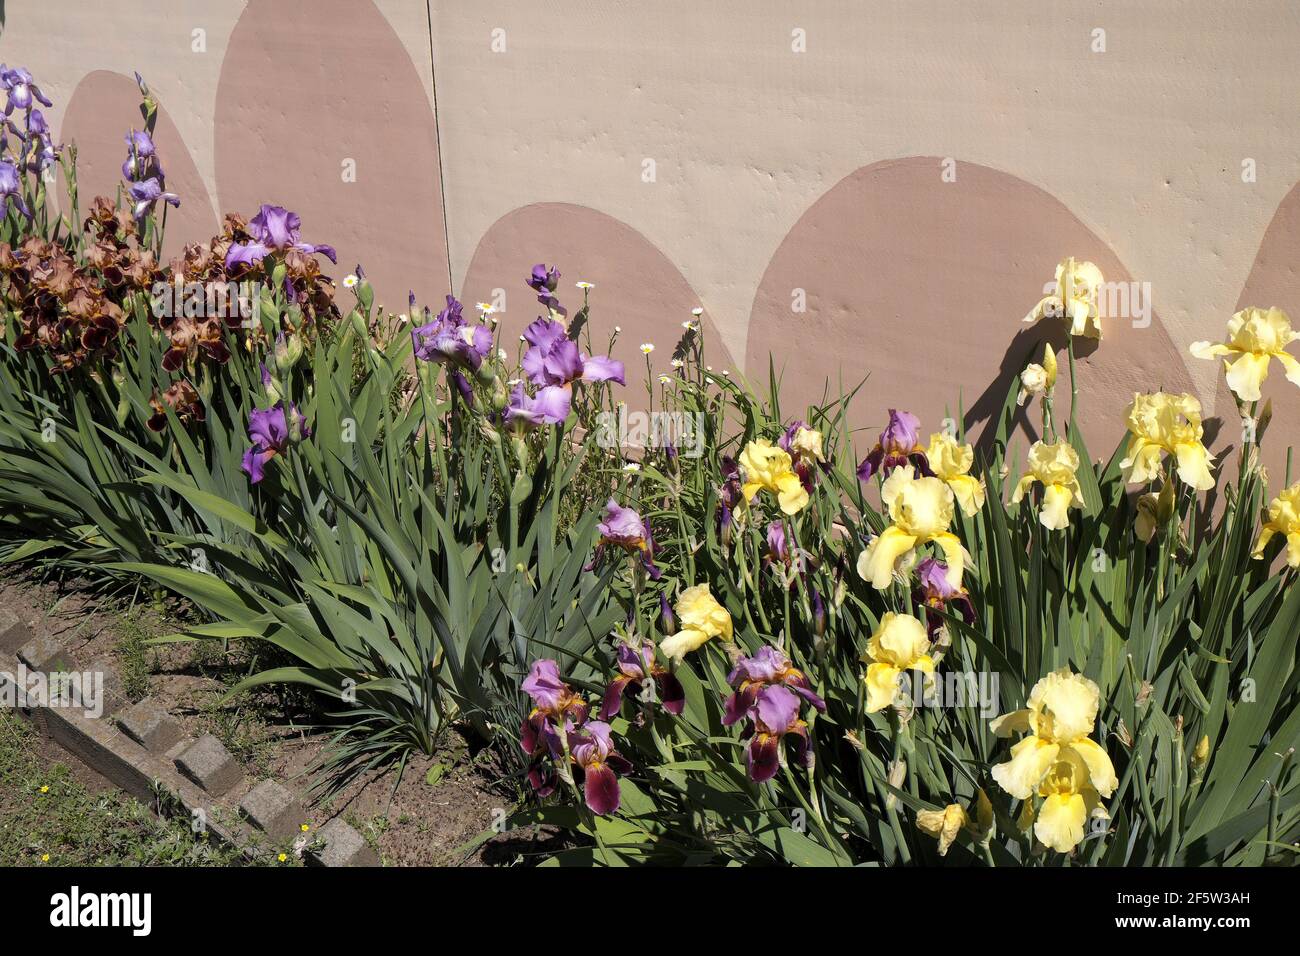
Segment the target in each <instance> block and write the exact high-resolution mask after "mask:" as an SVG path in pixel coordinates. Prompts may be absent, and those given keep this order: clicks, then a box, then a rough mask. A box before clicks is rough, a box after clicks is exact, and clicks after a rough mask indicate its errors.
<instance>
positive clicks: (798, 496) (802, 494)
mask: <svg viewBox="0 0 1300 956" xmlns="http://www.w3.org/2000/svg"><path fill="white" fill-rule="evenodd" d="M776 488H777V493H776V499H777V502H778V503H779V504H780V505H781V510H782V511H783V512H785V513H786V514H788V515H797V514H798V513H799V512H801V511H803V509H804V508H806V507H807V506H808V492H807V491H806V490H805V489H804V486H803V482H801V481H800V480H799V476H798V475H796V474H795V473H794V472H790V473H789V474H786V475H781V476H779V477H778V478H777V479H776Z"/></svg>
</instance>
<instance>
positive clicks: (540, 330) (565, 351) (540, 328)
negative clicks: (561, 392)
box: [521, 319, 625, 385]
mask: <svg viewBox="0 0 1300 956" xmlns="http://www.w3.org/2000/svg"><path fill="white" fill-rule="evenodd" d="M524 339H525V341H527V342H528V344H529V345H530V346H531V347H530V348H529V349H528V350H527V351H526V352H525V353H524V358H523V361H522V363H521V364H522V365H523V369H524V371H525V372H527V373H528V377H529V378H530V379H532V381H533V384H535V385H568V384H569V383H571V382H575V381H578V380H579V379H581V380H582V381H584V382H608V381H615V382H618V384H620V385H623V384H625V382H624V374H623V363H622V362H619V361H617V360H615V359H612V358H610V357H609V356H608V355H593V356H590V357H588V356H585V355H583V354H582V353H581V352H579V351H578V344H577V343H576V342H574V341H572V340H571V339H570V338H569V334H568V331H567V330H566V329H565V328H564V326H563V325H561V324H560V323H559V322H556V321H554V320H552V319H537V320H535V321H534V322H532V323H531V324H530V325H529V326H528V328H526V329H524Z"/></svg>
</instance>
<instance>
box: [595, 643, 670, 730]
mask: <svg viewBox="0 0 1300 956" xmlns="http://www.w3.org/2000/svg"><path fill="white" fill-rule="evenodd" d="M618 670H619V676H618V677H615V678H614V679H613V680H612V681H610V682H609V685H608V686H607V687H606V688H605V696H604V699H603V701H602V703H601V706H600V719H601V720H610V719H612V718H614V717H616V716H618V713H619V711H620V710H621V709H622V707H623V701H624V699H628V700H635V699H637V698H639V697H640V696H641V694H642V693H643V690H644V688H645V686H646V685H647V684H649V683H653V685H654V689H655V696H656V697H657V698H658V700H659V703H661V704H662V705H663V708H664V710H666V711H668V713H670V714H672V715H673V716H677V715H679V714H681V712H682V709H683V708H684V707H685V706H686V691H685V690H684V689H683V688H682V684H681V681H679V680H678V679H677V678H676V677H675V676H673V674H672V673H670V672H669V670H668V668H666V667H664V666H663V665H662V664H660V663H658V662H657V661H656V660H655V643H654V641H644V642H643V643H642V644H641V646H640V647H633V646H632V645H631V644H627V643H623V644H619V646H618Z"/></svg>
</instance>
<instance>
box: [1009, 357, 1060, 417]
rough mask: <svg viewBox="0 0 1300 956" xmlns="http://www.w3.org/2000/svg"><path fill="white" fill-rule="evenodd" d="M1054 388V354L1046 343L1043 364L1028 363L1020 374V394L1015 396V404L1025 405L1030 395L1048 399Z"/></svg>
mask: <svg viewBox="0 0 1300 956" xmlns="http://www.w3.org/2000/svg"><path fill="white" fill-rule="evenodd" d="M1055 387H1056V353H1055V352H1053V351H1052V346H1051V343H1047V344H1045V345H1044V346H1043V364H1042V365H1039V364H1037V363H1035V362H1030V363H1029V364H1028V365H1026V366H1025V370H1024V371H1023V372H1021V373H1020V394H1019V395H1017V396H1016V404H1017V405H1023V404H1025V401H1026V400H1027V399H1028V398H1029V396H1031V395H1045V396H1048V397H1050V396H1051V394H1052V389H1054V388H1055Z"/></svg>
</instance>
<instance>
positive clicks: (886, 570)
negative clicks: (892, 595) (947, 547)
mask: <svg viewBox="0 0 1300 956" xmlns="http://www.w3.org/2000/svg"><path fill="white" fill-rule="evenodd" d="M898 470H899V471H901V470H902V469H898ZM914 547H916V538H915V536H913V535H910V534H906V533H905V532H903V531H901V530H899V529H898V528H896V527H894V526H892V525H891V526H890V527H888V528H886V529H885V530H884V531H883V532H882V533H881V534H880V536H879V537H877V538H876V539H875V540H874V541H872V542H871V544H870V545H869V546H868V547H867V550H866V551H864V552H862V554H861V556H860V557H859V558H858V576H859V577H861V578H862V580H864V581H867V582H869V583H870V584H871V586H872V587H873V588H875V589H876V590H877V591H884V590H885V589H886V588H888V587H889V586H890V585H891V584H892V583H893V580H894V564H895V563H896V562H897V561H898V559H899V558H901V557H902V556H903V555H905V554H907V552H909V551H911V550H912V549H913V548H914Z"/></svg>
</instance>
